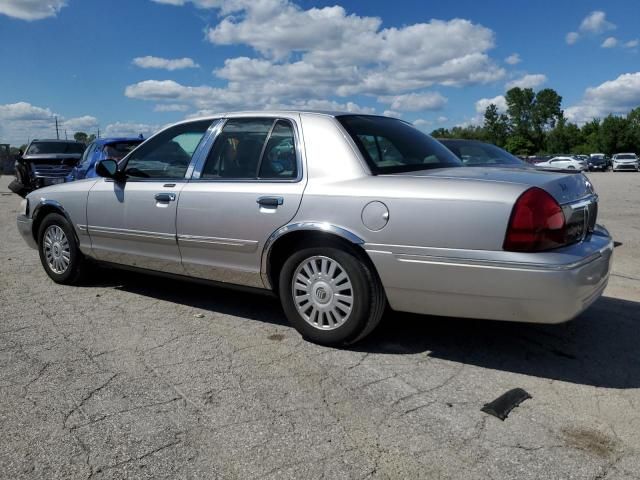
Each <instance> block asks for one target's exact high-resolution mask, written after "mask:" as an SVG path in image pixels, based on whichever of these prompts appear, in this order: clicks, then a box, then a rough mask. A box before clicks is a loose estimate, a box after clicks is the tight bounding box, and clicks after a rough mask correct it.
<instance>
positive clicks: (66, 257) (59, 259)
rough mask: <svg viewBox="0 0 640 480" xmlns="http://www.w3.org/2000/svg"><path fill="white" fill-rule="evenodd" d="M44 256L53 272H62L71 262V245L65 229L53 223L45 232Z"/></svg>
mask: <svg viewBox="0 0 640 480" xmlns="http://www.w3.org/2000/svg"><path fill="white" fill-rule="evenodd" d="M44 256H45V258H46V260H47V265H49V268H50V269H51V271H52V272H54V273H57V274H62V273H64V272H66V271H67V268H69V264H70V263H71V247H70V246H69V240H68V239H67V236H66V235H65V233H64V231H63V230H62V229H61V228H60V227H59V226H57V225H51V226H50V227H49V228H47V230H46V232H44Z"/></svg>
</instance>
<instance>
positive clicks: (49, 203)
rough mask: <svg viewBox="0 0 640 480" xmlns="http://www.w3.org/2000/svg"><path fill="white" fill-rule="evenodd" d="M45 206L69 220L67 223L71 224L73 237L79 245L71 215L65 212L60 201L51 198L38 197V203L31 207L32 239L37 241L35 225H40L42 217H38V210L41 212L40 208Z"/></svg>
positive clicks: (39, 214)
mask: <svg viewBox="0 0 640 480" xmlns="http://www.w3.org/2000/svg"><path fill="white" fill-rule="evenodd" d="M43 208H45V209H47V210H49V209H51V210H54V211H56V212H58V213H60V214H61V215H62V216H63V217H64V218H66V219H67V222H69V225H71V229H72V230H73V235H74V237H75V240H76V242H77V244H78V245H80V240H79V238H78V232H77V231H76V228H75V227H74V224H73V221H72V220H71V217H70V216H69V214H68V213H67V211H66V210H65V209H64V207H63V206H62V204H61V203H60V202H58V201H57V200H51V199H44V198H43V199H40V201H39V202H38V204H37V205H36V206H35V207H33V210H32V212H33V213H32V214H31V219H32V220H33V227H32V235H33V238H34V240H35V241H36V243H38V232H37V231H36V228H35V227H36V225H40V223H41V221H42V219H41V218H40V216H41V215H42V214H41V213H40V212H42V209H43Z"/></svg>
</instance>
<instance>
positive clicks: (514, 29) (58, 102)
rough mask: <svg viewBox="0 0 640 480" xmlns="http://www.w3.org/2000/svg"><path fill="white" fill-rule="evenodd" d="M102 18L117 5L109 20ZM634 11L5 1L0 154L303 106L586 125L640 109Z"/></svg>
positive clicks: (297, 1) (436, 121)
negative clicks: (524, 95)
mask: <svg viewBox="0 0 640 480" xmlns="http://www.w3.org/2000/svg"><path fill="white" fill-rule="evenodd" d="M105 5H108V6H105ZM638 19H640V2H635V1H634V2H632V1H629V0H626V1H624V0H608V1H606V2H605V1H599V2H597V1H589V0H581V1H571V2H569V1H558V0H555V1H546V0H538V1H536V2H532V1H529V2H525V1H515V2H514V1H492V0H485V1H482V2H479V1H477V0H475V1H471V0H458V1H451V2H436V1H427V0H425V1H406V0H395V1H393V2H389V1H388V0H386V1H383V0H368V1H353V0H352V1H348V0H334V1H310V0H109V2H104V1H98V0H82V1H81V0H30V1H29V2H25V1H23V0H0V58H1V59H2V62H3V65H2V68H1V71H2V75H0V143H3V142H10V143H12V144H19V143H23V142H26V141H27V139H28V138H33V137H34V136H35V137H45V136H52V135H54V134H55V130H54V129H53V128H52V126H53V120H52V119H53V116H54V115H57V116H58V117H59V118H60V120H61V124H62V127H63V129H66V130H67V131H68V132H69V133H70V134H71V133H72V132H74V131H77V130H84V131H89V132H92V133H95V132H96V131H97V129H98V128H100V129H101V132H102V133H103V134H107V135H110V134H111V135H115V134H137V133H140V132H142V133H145V134H149V133H150V132H152V131H153V130H155V129H157V128H159V127H160V126H163V125H166V124H168V123H171V122H174V121H178V120H181V119H183V118H185V117H190V116H197V115H203V114H211V113H214V112H221V111H226V110H238V109H262V108H276V107H290V106H295V107H300V108H314V109H328V108H332V109H341V110H349V111H354V112H376V113H380V114H383V113H385V114H388V115H393V116H399V117H401V118H404V119H406V120H409V121H412V122H415V123H416V125H418V126H419V127H420V128H423V129H425V130H427V131H430V130H432V129H434V128H437V127H440V126H446V127H450V126H453V125H460V124H469V123H474V122H478V121H480V118H481V116H480V113H481V112H482V111H483V109H484V107H486V105H488V104H489V103H491V102H493V103H496V104H497V105H498V106H499V107H500V108H504V99H503V97H502V95H503V94H504V92H505V90H506V88H508V86H510V85H521V86H531V87H533V88H535V89H540V88H543V87H551V88H554V89H556V90H557V91H558V92H559V93H560V94H561V95H562V96H563V98H564V102H563V107H564V109H565V113H566V115H567V116H568V117H569V118H570V119H572V120H574V121H577V122H582V121H585V120H588V119H589V118H591V117H594V116H597V117H601V116H604V115H607V114H608V113H614V114H624V113H625V112H626V111H628V110H629V109H631V108H633V107H636V106H639V105H640V53H639V50H640V46H639V44H638V39H639V38H640V26H639V24H638Z"/></svg>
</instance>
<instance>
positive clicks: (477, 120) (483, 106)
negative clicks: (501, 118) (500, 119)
mask: <svg viewBox="0 0 640 480" xmlns="http://www.w3.org/2000/svg"><path fill="white" fill-rule="evenodd" d="M491 104H493V105H495V106H496V108H497V109H498V113H506V111H507V100H506V98H505V97H504V95H498V96H496V97H493V98H481V99H480V100H478V101H477V102H476V103H475V109H476V114H475V115H474V116H473V117H472V118H471V119H470V120H469V121H468V122H465V123H464V125H465V126H469V125H482V124H483V123H484V112H485V111H486V110H487V107H488V106H489V105H491Z"/></svg>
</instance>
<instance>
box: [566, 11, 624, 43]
mask: <svg viewBox="0 0 640 480" xmlns="http://www.w3.org/2000/svg"><path fill="white" fill-rule="evenodd" d="M616 28H617V27H616V25H615V24H613V23H611V22H610V21H608V20H607V14H606V13H605V12H603V11H601V10H594V11H593V12H591V13H590V14H589V15H587V16H586V17H585V18H584V19H583V20H582V22H581V23H580V28H579V29H578V31H579V32H580V33H578V32H569V33H567V36H566V37H565V40H566V42H567V44H569V45H573V44H574V43H576V42H577V41H578V40H579V39H580V37H581V36H582V35H598V34H601V33H604V32H607V31H610V30H615V29H616ZM607 40H609V39H607ZM607 40H605V43H606V41H607ZM602 46H603V47H604V46H605V45H604V44H603V45H602ZM611 46H615V45H611ZM605 48H610V47H605Z"/></svg>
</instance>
